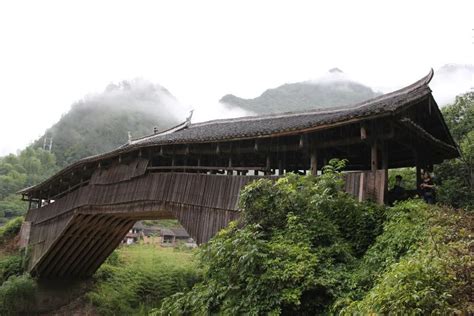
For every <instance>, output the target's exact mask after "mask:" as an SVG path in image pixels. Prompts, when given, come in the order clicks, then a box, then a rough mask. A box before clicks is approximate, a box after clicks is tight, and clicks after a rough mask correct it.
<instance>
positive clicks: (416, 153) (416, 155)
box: [413, 149, 421, 192]
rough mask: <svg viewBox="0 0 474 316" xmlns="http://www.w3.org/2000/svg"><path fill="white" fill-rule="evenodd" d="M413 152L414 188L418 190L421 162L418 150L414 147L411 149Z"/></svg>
mask: <svg viewBox="0 0 474 316" xmlns="http://www.w3.org/2000/svg"><path fill="white" fill-rule="evenodd" d="M413 151H414V154H415V166H416V190H417V191H418V192H419V191H420V185H421V162H420V157H419V154H418V151H417V150H416V149H414V150H413Z"/></svg>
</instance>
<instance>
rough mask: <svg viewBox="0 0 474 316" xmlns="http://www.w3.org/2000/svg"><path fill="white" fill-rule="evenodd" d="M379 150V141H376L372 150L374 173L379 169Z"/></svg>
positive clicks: (371, 166) (371, 160)
mask: <svg viewBox="0 0 474 316" xmlns="http://www.w3.org/2000/svg"><path fill="white" fill-rule="evenodd" d="M377 150H378V146H377V141H374V142H373V143H372V146H371V148H370V169H371V170H372V172H375V171H377V169H378V163H377V162H378V155H377Z"/></svg>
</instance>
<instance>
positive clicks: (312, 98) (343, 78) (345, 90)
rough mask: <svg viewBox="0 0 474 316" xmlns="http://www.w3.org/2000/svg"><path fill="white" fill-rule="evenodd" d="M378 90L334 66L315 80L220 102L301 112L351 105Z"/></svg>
mask: <svg viewBox="0 0 474 316" xmlns="http://www.w3.org/2000/svg"><path fill="white" fill-rule="evenodd" d="M377 95H380V93H378V92H375V91H374V90H372V89H371V88H370V87H367V86H365V85H363V84H361V83H358V82H355V81H353V80H351V79H350V78H349V77H348V76H347V75H346V74H344V73H343V72H342V71H341V70H340V69H338V68H333V69H331V70H330V71H329V72H328V73H327V74H326V75H325V76H323V77H321V78H319V79H317V80H309V81H304V82H296V83H287V84H284V85H281V86H279V87H277V88H274V89H268V90H266V91H265V92H263V93H262V95H260V96H259V97H256V98H254V99H243V98H239V97H237V96H235V95H232V94H228V95H225V96H224V97H222V98H221V100H220V102H222V103H224V104H227V105H229V106H233V107H238V108H242V109H245V110H247V111H252V112H255V113H257V114H267V113H280V112H288V111H304V110H310V109H315V108H328V107H334V106H342V105H347V104H353V103H357V102H360V101H364V100H367V99H370V98H373V97H375V96H377Z"/></svg>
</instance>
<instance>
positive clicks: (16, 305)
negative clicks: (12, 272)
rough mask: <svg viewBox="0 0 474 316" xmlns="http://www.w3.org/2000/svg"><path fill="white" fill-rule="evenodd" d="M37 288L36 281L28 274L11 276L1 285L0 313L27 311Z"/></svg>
mask: <svg viewBox="0 0 474 316" xmlns="http://www.w3.org/2000/svg"><path fill="white" fill-rule="evenodd" d="M35 289H36V283H35V281H34V280H33V279H32V278H31V277H29V276H27V275H21V276H11V277H10V278H9V279H8V280H7V281H5V282H4V283H3V284H2V286H0V315H18V314H19V313H21V312H26V311H27V310H28V307H29V306H30V304H31V300H32V299H33V296H34V293H35Z"/></svg>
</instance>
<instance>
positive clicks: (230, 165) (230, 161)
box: [227, 156, 232, 176]
mask: <svg viewBox="0 0 474 316" xmlns="http://www.w3.org/2000/svg"><path fill="white" fill-rule="evenodd" d="M228 166H229V168H232V156H229V165H228ZM227 175H228V176H230V175H232V170H227Z"/></svg>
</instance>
